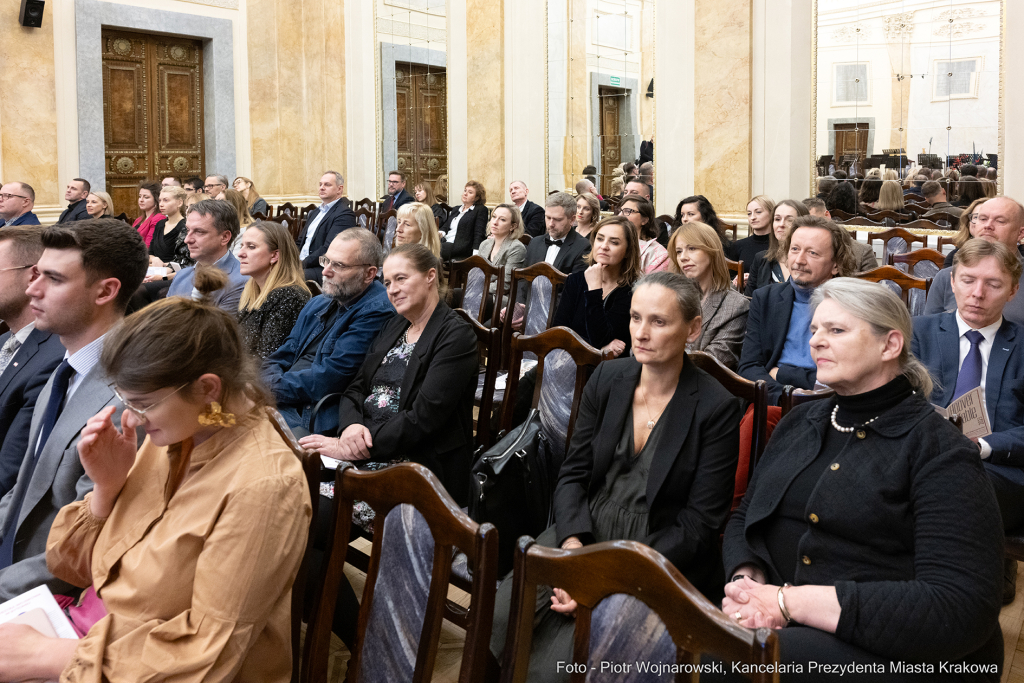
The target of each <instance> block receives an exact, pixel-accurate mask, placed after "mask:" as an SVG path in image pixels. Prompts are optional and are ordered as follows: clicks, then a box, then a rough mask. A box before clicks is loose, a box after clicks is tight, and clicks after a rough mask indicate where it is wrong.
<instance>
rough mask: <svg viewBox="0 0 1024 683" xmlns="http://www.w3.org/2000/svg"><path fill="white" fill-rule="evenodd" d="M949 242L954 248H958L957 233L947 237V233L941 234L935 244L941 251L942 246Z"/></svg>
mask: <svg viewBox="0 0 1024 683" xmlns="http://www.w3.org/2000/svg"><path fill="white" fill-rule="evenodd" d="M947 244H948V245H950V246H952V247H953V248H954V249H956V248H957V247H956V235H953V236H951V237H946V236H945V235H939V237H938V239H936V244H935V246H936V247H937V248H938V250H939V251H940V252H941V251H942V248H943V247H944V246H946V245H947Z"/></svg>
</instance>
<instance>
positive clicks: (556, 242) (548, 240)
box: [544, 237, 562, 247]
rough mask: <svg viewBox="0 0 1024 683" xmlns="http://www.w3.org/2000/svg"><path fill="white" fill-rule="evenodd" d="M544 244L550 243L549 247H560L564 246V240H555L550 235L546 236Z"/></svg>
mask: <svg viewBox="0 0 1024 683" xmlns="http://www.w3.org/2000/svg"><path fill="white" fill-rule="evenodd" d="M544 244H546V245H548V246H549V247H560V246H562V240H553V239H551V238H550V237H545V238H544Z"/></svg>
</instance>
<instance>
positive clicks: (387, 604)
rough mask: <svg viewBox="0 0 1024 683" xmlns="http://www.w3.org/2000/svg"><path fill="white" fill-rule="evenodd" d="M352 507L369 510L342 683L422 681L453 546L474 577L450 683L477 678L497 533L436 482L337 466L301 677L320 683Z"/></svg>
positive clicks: (424, 476)
mask: <svg viewBox="0 0 1024 683" xmlns="http://www.w3.org/2000/svg"><path fill="white" fill-rule="evenodd" d="M356 500H360V501H364V502H365V503H367V504H368V505H369V506H370V507H371V508H373V510H374V512H375V525H374V527H375V529H374V534H373V550H372V552H371V555H370V562H369V566H368V567H367V572H366V584H365V587H364V589H363V599H362V601H361V604H360V607H359V624H358V637H357V643H358V644H357V645H356V647H355V651H354V652H352V659H351V660H349V665H348V680H350V681H360V680H389V681H416V682H420V681H428V680H429V679H430V676H431V674H432V672H433V668H434V660H435V658H436V656H437V649H438V639H439V636H440V634H441V620H442V618H443V616H444V605H445V598H446V596H447V593H448V578H449V575H450V573H451V567H452V555H453V551H454V550H455V549H458V550H460V551H462V552H463V553H464V554H465V555H466V557H467V561H468V566H469V568H470V570H471V572H472V576H473V580H472V591H471V600H472V602H471V608H472V609H471V610H470V613H469V622H470V623H469V627H468V628H467V629H466V641H465V645H464V646H463V649H462V665H461V670H460V673H459V681H460V683H470V682H471V681H481V680H483V679H484V672H485V670H486V664H487V661H488V658H489V657H490V655H489V652H488V646H489V641H490V636H491V621H492V619H493V615H494V593H495V586H496V584H497V580H498V576H497V558H498V532H497V530H496V529H495V528H494V527H493V526H492V525H490V524H483V525H479V524H477V523H476V522H474V521H473V520H471V519H470V518H469V517H468V516H467V515H466V513H464V512H462V510H460V509H459V506H458V504H457V503H456V502H455V501H454V500H452V498H451V496H449V495H448V493H447V492H446V491H445V490H444V487H443V486H442V485H441V482H440V481H438V479H437V477H436V476H434V474H433V473H432V472H430V470H428V469H427V468H426V467H423V466H422V465H419V464H416V463H402V464H399V465H393V466H392V467H388V468H386V469H383V470H380V471H377V472H360V471H359V470H356V469H355V468H354V467H352V466H351V465H350V464H349V463H342V464H341V465H340V466H339V467H338V471H337V473H336V475H335V486H334V533H333V534H332V535H331V537H330V539H329V540H328V546H327V553H326V558H327V560H326V568H325V571H324V579H323V582H322V584H321V586H320V590H319V596H318V599H317V603H316V606H315V608H314V611H313V617H312V619H311V621H310V623H309V628H308V629H307V632H306V642H305V648H304V650H303V652H302V679H301V680H303V681H310V682H317V683H319V682H320V681H324V680H326V676H327V660H328V654H329V653H328V650H329V646H330V642H331V622H332V620H333V618H334V607H335V601H336V600H337V597H338V586H339V583H340V582H341V581H345V580H346V579H345V576H344V566H345V560H346V556H347V555H349V554H350V553H349V552H348V551H349V545H348V544H349V541H350V539H351V532H352V506H353V503H354V502H355V501H356ZM382 564H383V565H384V566H385V567H386V569H385V571H383V572H382V571H381V565H382ZM370 671H372V674H368V673H365V672H370Z"/></svg>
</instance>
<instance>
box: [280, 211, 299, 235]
mask: <svg viewBox="0 0 1024 683" xmlns="http://www.w3.org/2000/svg"><path fill="white" fill-rule="evenodd" d="M276 222H278V223H280V224H281V225H283V226H284V227H285V228H287V229H288V234H289V235H291V236H292V239H293V240H298V239H299V235H301V234H302V225H303V223H302V221H300V220H299V217H298V216H289V215H287V214H285V215H283V216H278V217H277V219H276Z"/></svg>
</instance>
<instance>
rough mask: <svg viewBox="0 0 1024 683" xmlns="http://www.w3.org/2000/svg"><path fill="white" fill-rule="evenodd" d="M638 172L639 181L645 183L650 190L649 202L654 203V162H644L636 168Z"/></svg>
mask: <svg viewBox="0 0 1024 683" xmlns="http://www.w3.org/2000/svg"><path fill="white" fill-rule="evenodd" d="M638 169H639V172H640V180H641V181H643V182H645V183H647V187H648V188H650V191H651V196H650V200H651V201H652V202H653V201H654V162H653V161H645V162H643V163H642V164H640V166H639V167H638Z"/></svg>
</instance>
